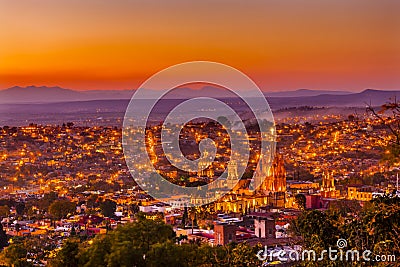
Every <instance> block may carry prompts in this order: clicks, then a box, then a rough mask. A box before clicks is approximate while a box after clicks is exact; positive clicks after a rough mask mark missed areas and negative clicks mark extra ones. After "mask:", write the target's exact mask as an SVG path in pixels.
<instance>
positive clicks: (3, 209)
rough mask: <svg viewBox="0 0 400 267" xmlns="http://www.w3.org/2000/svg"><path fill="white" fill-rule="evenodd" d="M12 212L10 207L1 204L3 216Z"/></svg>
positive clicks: (0, 211) (1, 214) (0, 210)
mask: <svg viewBox="0 0 400 267" xmlns="http://www.w3.org/2000/svg"><path fill="white" fill-rule="evenodd" d="M9 214H10V208H9V207H8V206H7V205H5V206H0V216H1V217H6V216H8V215H9Z"/></svg>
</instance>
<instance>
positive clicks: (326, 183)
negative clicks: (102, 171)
mask: <svg viewBox="0 0 400 267" xmlns="http://www.w3.org/2000/svg"><path fill="white" fill-rule="evenodd" d="M321 196H322V197H325V198H338V197H339V196H340V191H339V190H336V187H335V178H333V174H332V172H328V171H327V172H324V173H323V174H322V185H321Z"/></svg>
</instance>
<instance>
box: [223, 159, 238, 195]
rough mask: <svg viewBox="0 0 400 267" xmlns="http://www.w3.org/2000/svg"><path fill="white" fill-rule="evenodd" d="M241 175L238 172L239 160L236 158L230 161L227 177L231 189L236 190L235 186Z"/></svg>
mask: <svg viewBox="0 0 400 267" xmlns="http://www.w3.org/2000/svg"><path fill="white" fill-rule="evenodd" d="M238 179H239V175H238V172H237V162H236V161H235V160H231V161H229V163H228V177H227V178H226V186H227V188H229V189H232V190H234V191H235V189H234V188H235V187H237V184H238Z"/></svg>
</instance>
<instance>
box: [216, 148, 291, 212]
mask: <svg viewBox="0 0 400 267" xmlns="http://www.w3.org/2000/svg"><path fill="white" fill-rule="evenodd" d="M271 162H272V163H271ZM238 179H239V178H238V174H237V163H236V162H235V161H231V162H229V163H228V177H227V179H226V185H227V187H228V188H233V189H232V190H231V191H230V192H229V193H227V194H226V195H224V196H223V197H222V198H221V199H220V200H218V201H216V202H215V203H214V208H215V210H216V211H221V212H240V213H246V212H250V211H253V210H255V209H256V208H259V207H264V206H271V207H277V208H281V207H285V201H286V171H285V167H284V160H283V157H282V155H280V154H278V153H277V154H276V156H275V157H273V155H266V156H264V157H262V159H261V160H260V162H259V163H258V165H257V169H256V170H255V173H254V175H253V179H254V184H255V190H251V189H249V186H250V184H251V180H250V179H240V180H238Z"/></svg>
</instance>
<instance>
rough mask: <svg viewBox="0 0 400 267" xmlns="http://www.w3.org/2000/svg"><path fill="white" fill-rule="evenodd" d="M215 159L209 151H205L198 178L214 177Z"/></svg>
mask: <svg viewBox="0 0 400 267" xmlns="http://www.w3.org/2000/svg"><path fill="white" fill-rule="evenodd" d="M212 162H213V159H212V157H210V155H209V154H208V151H207V150H205V151H204V156H203V157H202V158H201V159H200V160H199V163H198V170H197V177H208V178H212V177H214V170H213V168H212Z"/></svg>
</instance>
